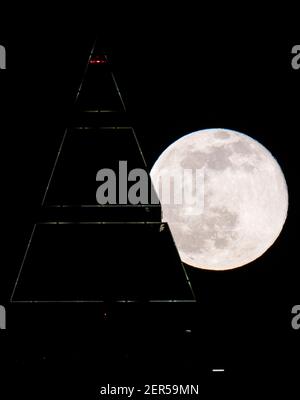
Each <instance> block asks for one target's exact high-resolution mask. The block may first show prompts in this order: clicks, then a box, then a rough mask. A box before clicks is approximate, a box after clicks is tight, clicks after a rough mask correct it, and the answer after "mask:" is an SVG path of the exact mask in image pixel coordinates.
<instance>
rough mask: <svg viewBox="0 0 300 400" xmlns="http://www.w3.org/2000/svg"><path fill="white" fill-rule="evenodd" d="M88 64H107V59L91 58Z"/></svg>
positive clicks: (102, 57) (100, 57) (103, 57)
mask: <svg viewBox="0 0 300 400" xmlns="http://www.w3.org/2000/svg"><path fill="white" fill-rule="evenodd" d="M90 64H94V65H101V64H107V58H106V57H105V56H103V55H101V56H99V55H96V56H93V57H91V59H90Z"/></svg>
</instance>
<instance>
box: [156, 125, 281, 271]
mask: <svg viewBox="0 0 300 400" xmlns="http://www.w3.org/2000/svg"><path fill="white" fill-rule="evenodd" d="M187 171H192V179H190V180H184V183H183V184H182V187H181V189H180V190H181V191H182V190H183V192H184V191H185V189H192V193H193V194H194V197H195V193H196V194H197V195H198V191H197V190H196V188H195V187H196V182H198V181H197V180H196V178H195V176H196V171H198V174H199V176H200V177H201V176H202V180H200V182H201V188H200V189H201V190H200V191H199V193H200V194H199V196H200V195H201V197H202V200H201V201H199V202H197V201H196V203H197V204H196V205H191V203H190V201H189V202H187V201H185V196H182V201H181V202H180V201H179V202H178V201H177V202H173V203H172V202H166V201H164V199H163V196H162V185H163V184H164V183H162V182H167V180H165V178H166V177H168V178H169V182H171V183H170V187H171V189H170V193H173V194H174V193H175V189H174V187H175V180H173V181H172V179H175V178H174V177H177V178H178V177H184V176H185V174H186V173H187ZM150 175H151V179H152V183H153V186H154V188H155V191H156V193H157V196H158V198H159V199H160V201H161V206H162V220H163V221H164V222H167V223H168V224H169V227H170V230H171V232H172V235H173V239H174V241H175V244H176V246H177V249H178V252H179V255H180V257H181V260H182V261H183V262H184V263H186V264H188V265H191V266H193V267H197V268H203V269H209V270H229V269H233V268H237V267H241V266H243V265H245V264H248V263H250V262H252V261H254V260H255V259H257V258H258V257H260V256H261V255H262V254H263V253H264V252H265V251H266V250H267V249H268V248H269V247H270V246H272V244H273V243H274V242H275V240H276V239H277V237H278V236H279V234H280V232H281V230H282V228H283V225H284V223H285V220H286V216H287V210H288V190H287V185H286V181H285V178H284V175H283V172H282V170H281V168H280V166H279V164H278V162H277V161H276V159H275V158H274V157H273V156H272V154H271V153H270V152H269V151H268V150H267V149H266V148H265V147H264V146H263V145H262V144H260V143H259V142H257V141H256V140H254V139H253V138H251V137H249V136H247V135H245V134H243V133H240V132H236V131H232V130H228V129H205V130H200V131H197V132H193V133H191V134H188V135H186V136H183V137H181V138H180V139H178V140H176V141H175V142H174V143H172V144H171V145H170V146H169V147H168V148H167V149H166V150H165V151H164V152H163V153H162V154H161V155H160V157H159V158H158V160H157V161H156V162H155V164H154V166H153V168H152V170H151V173H150ZM172 182H173V186H172ZM186 185H190V186H192V188H187V187H186ZM172 187H173V191H172ZM177 193H178V188H177ZM199 205H201V207H200V206H199ZM193 207H194V208H193Z"/></svg>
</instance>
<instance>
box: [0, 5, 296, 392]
mask: <svg viewBox="0 0 300 400" xmlns="http://www.w3.org/2000/svg"><path fill="white" fill-rule="evenodd" d="M192 14H193V13H192V11H190V13H187V15H186V14H184V15H181V16H179V17H178V18H176V19H175V18H174V16H173V15H172V13H171V12H170V13H166V15H165V14H164V15H161V14H160V11H159V10H157V12H153V13H150V14H149V13H148V9H147V7H146V10H145V11H144V14H143V16H142V17H140V18H137V19H135V18H133V17H131V18H130V20H129V19H126V18H124V19H123V20H122V18H121V19H116V18H114V14H113V13H110V14H109V18H107V17H106V14H105V12H103V13H99V15H98V17H96V18H94V19H93V20H92V19H91V20H89V19H84V17H82V18H77V19H74V18H67V19H64V18H63V17H62V18H61V21H60V22H59V23H58V22H56V20H55V19H53V18H52V17H51V18H50V19H47V18H46V17H45V19H41V20H40V19H39V20H38V19H35V18H33V19H32V21H31V20H30V21H29V20H26V22H25V21H24V23H22V24H20V25H18V26H16V27H15V28H13V27H10V28H9V29H8V30H7V31H6V32H5V31H3V32H1V35H2V36H1V35H0V44H2V45H5V46H6V49H7V70H6V71H0V84H1V92H0V99H1V113H0V115H1V156H2V157H1V172H2V174H1V176H2V179H1V184H2V187H1V189H2V190H1V193H2V196H1V200H2V213H3V214H2V217H3V218H2V220H3V224H2V238H3V239H4V240H3V239H2V247H3V249H2V256H1V257H2V261H1V271H0V274H1V275H0V303H1V304H6V303H7V301H8V298H9V296H10V294H11V291H12V288H13V284H14V281H15V278H16V275H17V272H18V269H19V266H20V263H21V260H22V257H23V254H24V251H25V248H26V245H27V241H28V238H29V234H30V231H31V227H32V224H33V221H34V218H35V212H36V209H37V207H38V206H39V204H40V203H41V200H42V197H43V194H44V190H45V187H46V184H47V181H48V178H49V175H50V172H51V168H52V165H53V162H54V160H55V157H56V153H57V149H58V147H59V144H60V141H61V139H62V135H63V132H64V128H65V127H66V126H67V125H68V123H69V116H70V110H71V109H72V105H73V102H74V99H75V94H76V90H77V87H78V85H79V82H80V79H81V77H82V73H83V69H84V65H85V62H86V59H87V56H88V54H89V51H90V48H91V45H92V43H93V40H94V38H95V35H98V37H99V38H100V39H101V40H103V45H104V46H105V47H107V49H108V50H109V51H110V52H111V59H112V62H113V65H114V71H115V74H116V78H117V80H118V83H119V86H120V89H121V92H122V94H123V96H124V100H125V103H126V105H127V108H128V112H129V113H130V115H131V118H132V121H133V126H134V127H135V129H136V133H137V135H138V139H139V141H140V145H141V147H142V150H143V153H144V156H145V158H146V161H147V163H148V166H149V168H151V166H152V164H153V163H154V162H155V160H156V158H157V157H158V155H159V154H160V153H161V152H162V151H163V150H164V149H165V147H166V146H167V145H168V144H170V143H171V142H172V141H174V140H175V139H177V138H178V137H180V136H182V135H184V134H186V133H189V132H192V131H193V130H198V129H202V128H208V127H224V128H229V129H235V130H238V131H241V132H244V133H246V134H249V135H250V136H252V137H254V138H256V139H257V140H259V141H260V142H261V143H262V144H264V145H265V146H266V147H267V148H268V149H269V150H270V151H271V152H272V153H273V154H274V156H275V157H276V158H277V159H278V161H279V163H280V165H281V167H282V169H283V172H284V174H285V176H286V180H287V183H288V188H289V196H290V206H289V214H288V220H287V222H286V225H285V227H284V230H283V232H282V234H281V236H280V237H279V239H278V240H277V241H276V243H275V244H274V246H273V247H272V248H271V249H270V250H269V251H268V252H267V253H266V254H264V255H263V256H262V257H261V258H260V259H259V260H257V261H256V262H254V263H251V264H250V265H248V266H245V267H243V268H242V269H240V270H236V271H230V272H226V273H225V272H224V273H223V272H220V273H213V272H208V271H198V270H195V269H193V268H187V271H188V273H189V275H190V277H191V279H192V282H193V286H194V290H195V292H196V295H197V298H198V300H199V304H200V310H199V321H198V322H197V325H198V327H200V328H199V331H200V332H201V335H199V340H201V341H203V342H202V343H201V346H200V349H199V347H197V344H198V339H197V337H196V338H194V339H193V340H194V347H193V348H192V351H194V352H195V354H196V355H197V357H199V358H201V354H202V353H201V351H202V352H203V354H204V353H205V357H204V358H205V360H209V354H210V353H211V354H212V358H211V360H213V361H210V362H215V361H216V362H218V363H219V365H220V364H221V367H224V368H227V367H228V368H229V367H230V368H229V369H231V375H230V376H228V375H227V376H225V379H228V380H230V382H231V383H232V384H233V385H234V384H235V376H237V371H239V373H241V370H242V369H243V368H244V369H245V371H246V372H245V374H244V378H245V379H247V377H249V381H248V382H251V384H254V387H256V386H255V383H257V382H258V379H262V380H264V379H265V378H266V376H269V378H270V381H274V380H275V377H276V379H277V378H278V380H277V381H276V384H275V383H274V384H273V385H275V386H276V385H277V384H278V383H280V381H281V380H282V379H283V376H284V377H285V378H286V379H287V383H286V385H287V387H293V385H294V384H295V378H296V377H297V374H299V364H298V365H297V357H298V358H299V332H298V331H295V330H293V329H292V328H291V318H292V315H291V308H292V306H293V305H294V304H299V266H298V257H297V247H296V245H297V236H298V235H297V222H298V210H297V202H298V196H299V192H298V171H299V170H298V162H297V161H298V154H297V153H298V149H297V144H298V136H299V133H300V132H299V117H298V115H297V113H298V112H299V110H298V109H299V99H298V96H299V89H300V71H295V70H293V69H292V68H291V48H292V47H293V45H295V44H299V40H298V42H297V39H298V38H299V36H298V38H297V37H296V36H295V35H293V34H292V33H291V34H290V35H289V37H284V36H283V33H282V28H281V27H282V25H281V24H280V23H278V24H277V25H276V24H275V26H274V27H271V26H269V25H267V23H266V21H265V22H264V23H263V24H262V27H260V30H258V26H257V21H256V20H251V19H250V22H249V23H248V24H245V21H244V20H243V19H241V18H236V19H234V21H233V22H231V21H229V20H227V19H224V20H222V22H220V21H219V20H218V21H216V20H214V18H211V19H209V20H206V16H205V15H203V14H200V15H199V14H197V15H198V17H199V19H197V18H195V16H194V18H192ZM196 19H197V23H196V21H195V20H196ZM120 20H121V22H120ZM89 21H90V22H89ZM282 24H283V23H282ZM285 33H287V32H285ZM287 36H288V35H287ZM158 262H159V261H158ZM6 334H7V335H9V332H8V331H7V332H6ZM203 348H206V350H205V351H204V350H203ZM201 349H202V350H201ZM297 352H298V354H297ZM157 362H159V360H157ZM213 367H215V366H214V365H209V361H208V368H213ZM216 367H218V366H216ZM231 378H232V379H231ZM268 382H269V381H268ZM282 382H283V381H282ZM53 385H55V383H53Z"/></svg>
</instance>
